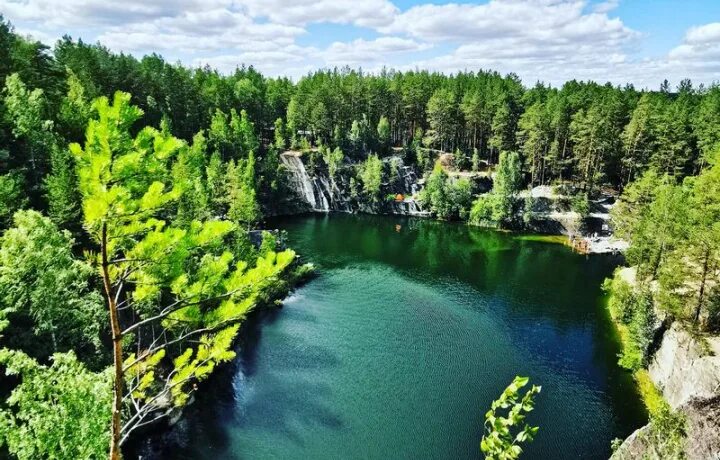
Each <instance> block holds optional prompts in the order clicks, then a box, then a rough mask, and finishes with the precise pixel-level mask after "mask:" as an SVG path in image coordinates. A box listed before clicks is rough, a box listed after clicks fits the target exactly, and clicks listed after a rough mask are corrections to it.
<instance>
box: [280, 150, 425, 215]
mask: <svg viewBox="0 0 720 460" xmlns="http://www.w3.org/2000/svg"><path fill="white" fill-rule="evenodd" d="M280 161H281V162H282V164H283V165H284V166H285V168H287V170H288V173H289V180H290V182H291V184H290V185H291V187H292V188H293V189H294V190H295V191H296V193H297V195H298V197H299V198H300V199H302V200H303V201H304V202H305V203H307V204H308V205H309V207H310V209H311V210H313V211H316V212H330V211H340V212H358V211H360V212H368V213H373V214H375V213H381V214H385V213H387V214H399V215H410V216H426V215H428V214H429V213H428V212H427V211H424V210H423V209H422V208H421V207H420V205H419V203H418V202H416V201H415V199H414V196H415V195H416V194H417V192H419V191H420V188H421V187H420V185H419V184H418V176H417V173H416V172H415V169H414V168H413V167H412V166H407V165H404V164H403V161H402V158H401V157H399V156H394V157H391V158H388V159H387V160H386V161H388V162H389V161H393V162H395V163H396V166H395V167H393V170H394V176H392V177H391V178H390V182H389V183H388V184H385V187H386V190H385V192H387V194H392V195H396V194H401V195H403V196H404V198H403V199H402V200H398V201H392V200H391V201H387V200H384V201H383V202H381V203H379V204H378V203H368V202H363V201H358V200H357V199H353V198H352V197H351V194H350V184H349V179H348V177H347V176H343V174H342V173H340V174H338V175H337V176H336V177H335V178H334V179H331V178H330V177H328V173H327V171H321V170H319V171H315V172H314V173H313V175H312V176H311V175H310V174H309V173H308V171H307V169H306V168H305V165H304V164H303V161H302V155H301V154H300V153H298V152H294V151H287V152H284V153H282V154H280Z"/></svg>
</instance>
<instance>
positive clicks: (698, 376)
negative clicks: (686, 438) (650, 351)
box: [649, 323, 720, 409]
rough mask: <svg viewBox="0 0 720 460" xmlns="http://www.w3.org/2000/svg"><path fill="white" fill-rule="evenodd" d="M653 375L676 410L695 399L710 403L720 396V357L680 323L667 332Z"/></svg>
mask: <svg viewBox="0 0 720 460" xmlns="http://www.w3.org/2000/svg"><path fill="white" fill-rule="evenodd" d="M649 372H650V378H651V379H652V381H653V382H654V383H655V385H656V386H657V387H658V388H659V389H660V390H661V391H662V393H663V396H664V397H665V400H666V401H667V402H668V404H670V407H672V408H673V409H677V408H678V407H680V406H682V405H683V404H685V403H687V402H688V401H690V400H691V399H693V398H697V399H709V398H712V397H714V396H716V395H718V394H719V393H720V356H717V355H716V356H713V355H712V354H711V352H710V350H709V349H708V347H707V346H705V345H704V344H702V343H701V342H699V341H698V340H696V339H695V338H694V337H692V336H691V335H690V334H689V333H688V332H687V331H685V330H684V329H683V328H682V327H681V326H680V325H679V324H678V323H675V324H673V325H672V326H671V327H670V329H669V330H668V331H666V332H665V335H664V336H663V340H662V344H661V345H660V348H659V349H658V350H657V352H656V353H655V355H654V356H653V359H652V361H651V363H650V366H649Z"/></svg>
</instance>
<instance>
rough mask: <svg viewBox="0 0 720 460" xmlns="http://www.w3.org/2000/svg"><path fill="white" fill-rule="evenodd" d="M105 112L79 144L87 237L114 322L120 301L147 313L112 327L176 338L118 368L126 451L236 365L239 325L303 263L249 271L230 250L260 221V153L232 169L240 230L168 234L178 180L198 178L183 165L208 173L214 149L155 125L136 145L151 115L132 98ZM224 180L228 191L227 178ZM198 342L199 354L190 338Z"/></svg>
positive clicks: (283, 261)
mask: <svg viewBox="0 0 720 460" xmlns="http://www.w3.org/2000/svg"><path fill="white" fill-rule="evenodd" d="M94 106H95V107H96V110H97V113H98V119H96V120H92V121H91V122H90V124H89V126H88V129H87V134H86V141H85V145H84V146H83V147H81V146H80V145H77V144H73V145H71V151H72V152H73V154H74V155H75V158H76V160H77V163H78V177H79V186H80V191H81V193H82V195H83V210H84V217H85V228H86V229H87V231H88V232H89V233H90V235H91V236H92V238H93V239H94V240H95V242H96V243H97V244H98V246H100V248H101V253H102V257H101V258H96V259H95V260H94V261H95V263H96V264H97V265H98V269H99V272H100V273H102V276H103V279H104V283H105V285H106V286H107V288H106V297H107V302H108V305H110V308H111V314H112V313H113V308H116V307H114V305H115V304H114V302H116V301H117V300H113V299H124V300H123V304H124V307H123V308H125V309H131V310H132V312H134V314H135V319H134V322H132V323H131V324H130V325H127V326H123V327H124V330H118V327H117V324H116V323H114V322H112V321H111V325H112V327H113V334H115V335H116V336H117V335H118V334H119V336H120V337H121V338H123V337H125V338H128V337H130V338H132V337H134V334H133V335H131V333H132V332H135V331H138V330H139V331H143V330H148V333H150V331H151V330H152V327H154V326H153V325H157V324H158V323H159V324H161V325H162V326H163V328H164V330H165V334H164V335H163V337H164V338H165V342H162V341H156V342H154V343H153V345H152V346H151V347H150V348H149V349H144V351H143V353H142V354H139V355H137V356H136V355H134V354H131V355H130V356H129V357H127V358H126V359H123V360H122V361H116V362H115V368H116V372H121V375H123V380H124V382H122V383H121V384H124V385H125V386H127V387H128V388H130V389H132V390H131V391H130V393H129V398H130V399H127V398H126V403H127V404H126V407H127V412H128V413H129V414H130V415H129V416H127V420H125V425H124V427H123V429H122V431H121V432H120V433H119V435H118V433H117V432H115V431H114V432H113V434H115V435H118V436H119V439H120V442H124V441H125V440H126V439H127V437H128V436H129V434H130V433H131V432H132V431H133V430H134V429H136V428H138V427H140V426H142V424H143V422H144V421H145V419H146V418H148V417H151V416H153V417H154V416H156V415H157V412H161V413H164V412H163V411H164V410H165V407H164V406H163V404H164V403H163V400H164V398H167V397H169V398H171V399H172V401H173V402H174V403H175V404H176V405H182V404H184V403H186V402H187V400H188V397H189V392H191V391H192V389H193V386H192V383H193V382H197V381H200V380H202V379H205V378H206V377H207V376H208V375H209V374H210V372H212V370H213V369H214V368H215V366H217V365H218V364H220V363H222V362H224V361H227V360H228V359H231V358H232V357H233V356H234V353H233V352H232V351H231V345H232V341H233V339H234V337H235V335H236V333H237V330H238V325H237V323H238V321H240V320H242V319H243V318H244V317H245V315H246V314H247V312H248V311H250V310H251V309H252V308H253V307H254V306H255V305H257V304H258V303H260V302H261V301H262V300H263V296H264V295H265V292H266V291H268V290H269V289H271V288H272V287H273V286H274V285H275V284H277V283H278V282H279V279H278V277H279V275H280V274H281V273H283V272H284V270H285V269H286V268H287V267H288V266H289V265H290V263H291V262H292V261H293V260H294V256H295V254H294V252H292V251H290V250H287V251H283V252H281V253H279V254H277V253H275V252H274V251H269V252H267V253H266V254H263V255H262V256H261V257H259V258H258V259H257V262H256V264H255V265H254V266H252V267H249V266H248V263H247V262H246V261H243V260H235V256H234V254H233V252H231V251H229V250H226V249H225V248H226V247H227V246H228V245H229V244H230V240H231V239H232V237H233V235H234V234H235V233H236V232H237V231H238V227H237V225H236V223H235V222H240V223H243V224H249V223H251V222H252V221H253V220H254V218H255V217H254V216H256V214H255V210H256V206H257V205H256V203H255V200H254V195H253V192H254V189H253V186H254V183H253V181H254V155H253V153H252V151H250V152H248V154H247V157H246V158H245V159H241V160H239V164H238V166H236V163H235V162H234V160H230V161H229V162H228V171H227V176H228V177H227V178H226V179H225V181H224V183H225V184H227V187H228V188H227V189H226V190H225V193H226V194H227V197H228V199H229V211H228V215H229V217H231V218H232V219H234V221H235V222H231V221H226V220H204V221H200V220H192V221H190V222H189V224H186V225H184V226H179V225H168V223H167V222H166V221H165V220H164V218H165V216H168V215H172V214H171V213H170V211H172V210H173V209H175V208H176V206H177V202H178V200H180V198H181V197H182V196H183V193H185V190H183V188H184V187H185V186H187V184H186V183H184V182H182V181H181V182H180V183H173V181H172V179H173V174H172V172H173V171H175V176H176V177H177V176H178V175H179V176H180V177H181V178H182V177H185V176H186V175H185V174H179V173H178V172H177V171H178V168H181V166H178V163H179V162H180V163H181V164H182V168H186V169H187V168H194V170H195V171H201V170H202V161H201V159H200V156H201V155H199V152H201V151H202V150H203V149H199V151H198V152H192V149H191V151H189V152H188V148H189V147H188V146H187V145H186V144H185V143H184V142H182V141H180V140H179V139H176V138H174V137H173V136H172V135H170V134H169V133H168V132H167V130H163V131H158V130H156V129H154V128H150V127H146V128H143V129H141V130H140V131H139V132H138V134H137V136H135V137H134V138H133V137H132V136H131V134H130V133H131V125H132V123H133V122H134V121H136V120H137V119H138V118H139V116H140V115H141V111H140V110H139V109H138V108H137V107H134V106H132V105H131V104H130V96H129V95H128V94H125V93H116V94H115V97H114V101H113V104H112V105H111V104H109V101H108V100H107V99H105V98H100V99H98V100H96V102H95V103H94ZM218 123H220V122H218ZM233 129H234V128H233ZM215 140H216V141H219V140H221V139H220V138H219V137H216V138H215ZM197 141H198V143H201V141H200V139H197ZM175 157H177V158H178V159H177V160H174V158H175ZM218 157H219V155H214V158H218ZM213 164H215V165H222V162H221V161H220V160H219V158H218V159H217V160H213V159H211V161H210V165H209V166H208V168H207V169H206V173H207V175H208V181H209V179H210V176H211V171H212V170H211V166H212V165H213ZM216 167H218V166H213V168H216ZM213 174H215V171H213ZM217 182H218V184H217V185H218V186H219V183H220V178H219V177H218V178H217ZM209 188H211V190H212V187H210V185H209ZM214 192H217V191H214ZM211 197H214V198H217V199H218V200H219V199H220V197H218V196H216V195H213V194H211ZM249 198H252V200H251V201H249V202H246V201H244V200H245V199H249ZM111 317H112V316H111ZM149 328H150V329H149ZM140 335H142V334H140ZM195 335H199V342H197V345H193V344H194V343H195V341H191V340H190V338H192V337H194V336H195ZM171 343H179V344H181V345H183V346H184V350H185V351H184V352H183V353H182V354H180V355H177V356H173V353H171V352H172V351H174V350H177V347H172V348H166V347H167V345H168V344H171ZM128 345H129V344H128ZM141 346H142V347H145V345H140V343H138V344H136V345H134V346H132V349H133V350H135V349H137V348H139V347H141ZM116 352H117V351H116ZM163 362H164V363H165V365H163V366H161V365H160V364H162V363H163ZM170 363H172V364H170ZM119 369H121V370H119ZM130 402H132V404H130Z"/></svg>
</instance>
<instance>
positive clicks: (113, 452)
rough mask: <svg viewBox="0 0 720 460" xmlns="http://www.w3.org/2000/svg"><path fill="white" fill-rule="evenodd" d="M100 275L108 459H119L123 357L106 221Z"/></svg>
mask: <svg viewBox="0 0 720 460" xmlns="http://www.w3.org/2000/svg"><path fill="white" fill-rule="evenodd" d="M101 251H102V277H103V285H104V286H105V296H106V297H107V302H108V309H109V310H110V329H111V331H112V345H113V366H114V368H115V379H114V382H113V405H112V421H111V425H110V457H109V458H110V460H119V459H120V458H121V457H122V453H121V452H120V429H121V425H120V411H121V409H122V397H123V392H122V387H123V358H122V330H121V329H120V320H119V319H118V311H117V305H116V304H115V296H114V294H113V290H112V284H111V281H110V272H109V270H108V265H109V264H108V254H107V223H103V227H102V248H101Z"/></svg>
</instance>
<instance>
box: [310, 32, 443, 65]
mask: <svg viewBox="0 0 720 460" xmlns="http://www.w3.org/2000/svg"><path fill="white" fill-rule="evenodd" d="M430 47H431V46H430V45H428V44H423V43H418V42H416V41H415V40H410V39H406V38H400V37H380V38H377V39H375V40H364V39H357V40H354V41H351V42H334V43H332V44H331V45H330V46H329V47H328V48H327V49H326V50H325V51H324V52H323V53H322V58H323V59H324V60H325V62H326V63H327V64H328V65H346V64H347V65H358V66H363V65H364V66H367V65H369V64H376V63H385V64H387V65H392V64H393V63H392V61H391V60H390V59H392V57H394V56H397V55H398V54H402V53H411V52H416V51H422V50H426V49H428V48H430Z"/></svg>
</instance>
